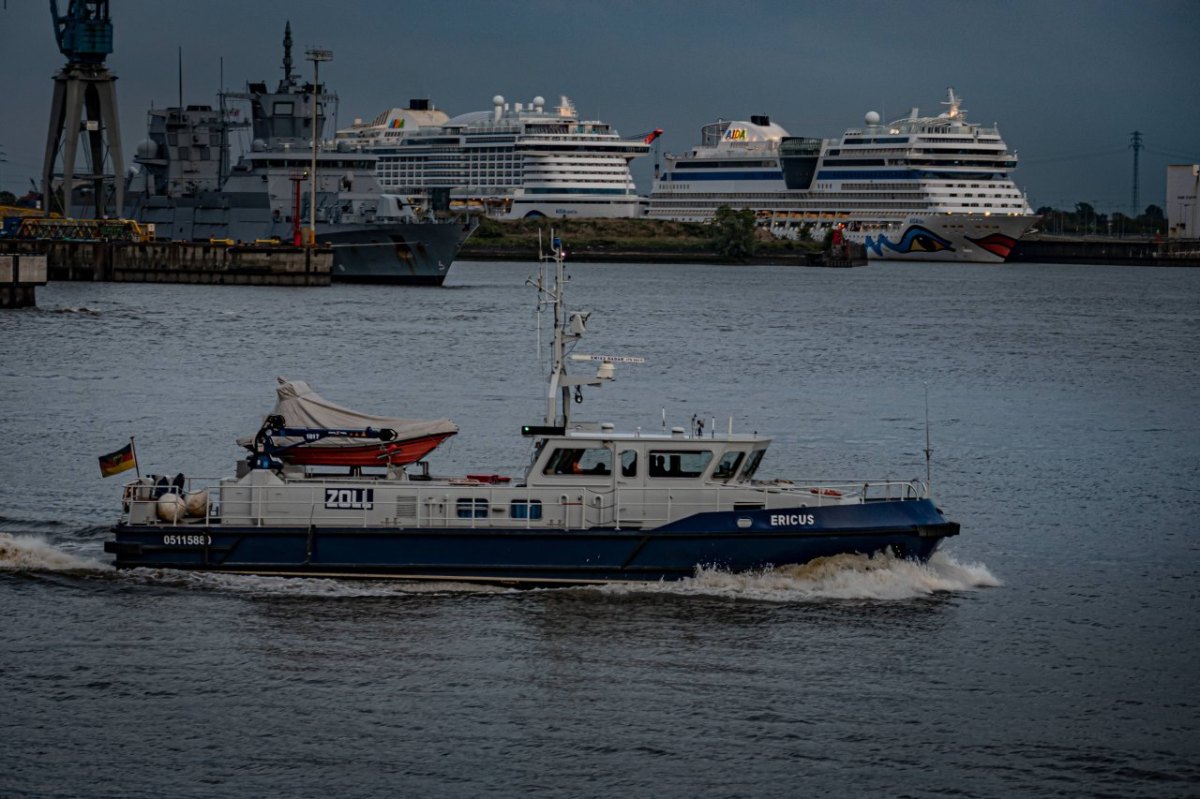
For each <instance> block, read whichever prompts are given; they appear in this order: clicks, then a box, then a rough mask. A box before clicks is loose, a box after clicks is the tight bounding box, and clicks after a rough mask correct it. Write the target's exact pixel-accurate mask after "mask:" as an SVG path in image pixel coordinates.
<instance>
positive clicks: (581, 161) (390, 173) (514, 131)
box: [338, 95, 652, 218]
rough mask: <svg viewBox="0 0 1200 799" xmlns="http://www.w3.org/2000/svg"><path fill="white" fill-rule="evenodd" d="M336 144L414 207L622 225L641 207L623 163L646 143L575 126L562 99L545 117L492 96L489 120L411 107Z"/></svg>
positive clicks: (538, 103)
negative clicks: (355, 149) (444, 200)
mask: <svg viewBox="0 0 1200 799" xmlns="http://www.w3.org/2000/svg"><path fill="white" fill-rule="evenodd" d="M338 138H339V139H346V140H350V141H352V142H354V143H356V144H359V145H361V146H363V148H364V149H367V150H369V151H370V152H372V153H374V154H375V155H377V156H378V158H379V161H378V167H377V175H378V178H379V182H380V184H381V185H382V186H383V187H384V190H385V191H388V192H394V193H398V194H402V195H406V196H410V197H413V198H415V199H417V201H418V202H420V201H425V202H433V201H436V197H437V195H438V193H439V192H441V193H442V194H443V195H445V194H447V193H448V196H449V202H450V203H451V204H452V205H455V206H458V207H468V208H477V209H479V210H482V211H485V212H486V213H488V214H489V215H491V216H495V217H497V218H521V217H526V216H539V215H540V216H550V217H554V216H558V217H568V216H572V217H625V216H637V215H640V213H641V212H642V210H643V207H644V202H645V200H644V199H643V198H640V197H638V195H637V188H636V186H635V185H634V181H633V176H632V175H631V174H630V171H629V163H630V161H632V160H633V159H634V158H637V157H638V156H642V155H645V154H646V153H648V152H649V151H650V144H649V141H646V140H640V139H634V140H628V139H622V138H621V136H620V135H619V134H618V133H617V131H616V130H614V129H613V128H612V127H611V126H610V125H609V124H607V123H605V122H599V121H594V120H593V121H589V120H583V119H580V117H579V115H578V114H577V113H576V111H575V107H574V105H573V104H572V103H571V101H570V100H568V99H567V98H566V97H562V98H561V99H560V101H559V104H558V106H556V107H554V108H547V107H546V103H545V100H544V99H542V98H541V97H535V98H533V102H531V103H528V104H524V103H511V104H510V103H508V102H506V101H505V99H504V98H503V97H501V96H499V95H497V96H496V97H494V98H492V109H491V110H490V111H476V112H472V113H467V114H461V115H459V116H456V117H449V116H447V115H446V114H445V113H443V112H441V111H438V110H436V109H434V108H433V107H432V106H431V105H430V103H429V101H428V100H413V101H411V102H410V103H409V107H408V108H393V109H391V110H389V111H387V112H384V113H383V114H380V115H379V116H378V117H376V118H375V119H374V120H372V121H371V122H369V123H366V124H363V123H356V124H355V125H353V126H351V127H349V128H346V129H344V130H340V131H338ZM648 138H650V140H652V137H648Z"/></svg>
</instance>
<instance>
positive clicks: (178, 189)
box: [125, 24, 472, 286]
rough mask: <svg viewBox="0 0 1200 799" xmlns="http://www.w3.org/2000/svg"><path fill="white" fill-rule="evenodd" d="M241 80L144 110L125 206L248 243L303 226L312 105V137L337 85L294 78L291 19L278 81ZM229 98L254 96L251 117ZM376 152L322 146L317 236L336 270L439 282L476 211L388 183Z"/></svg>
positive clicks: (153, 218)
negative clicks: (417, 200) (418, 202)
mask: <svg viewBox="0 0 1200 799" xmlns="http://www.w3.org/2000/svg"><path fill="white" fill-rule="evenodd" d="M246 88H247V91H245V92H230V93H224V94H222V95H221V104H220V107H219V108H218V109H213V108H212V107H211V106H206V105H188V106H180V107H172V108H160V109H151V110H150V111H149V120H148V138H147V139H146V140H144V141H142V142H141V143H140V144H139V145H138V148H137V155H136V156H135V158H134V162H135V164H136V167H135V168H134V170H133V174H132V175H131V177H130V178H129V183H128V186H127V190H126V194H125V197H126V209H125V216H126V218H129V219H136V220H137V221H138V222H141V223H152V224H153V225H154V230H155V235H156V236H157V237H158V238H165V239H171V240H181V241H214V240H215V241H230V242H244V243H247V244H250V243H254V242H259V243H262V242H270V241H275V240H278V241H280V242H283V243H290V242H293V241H294V240H295V237H296V236H297V235H298V231H299V230H300V226H301V225H303V226H304V227H307V226H308V222H309V219H310V209H309V197H310V191H311V189H310V184H309V178H308V173H309V170H310V169H311V167H312V159H313V153H312V140H313V135H314V116H315V122H316V124H315V131H316V135H317V137H318V141H319V140H320V133H321V131H322V130H323V128H324V124H325V120H326V110H327V107H328V104H329V103H331V102H333V103H336V101H337V96H336V95H334V94H327V93H326V92H325V87H324V86H323V85H320V86H314V85H313V84H311V83H301V82H300V81H299V80H298V79H297V76H296V74H295V73H294V72H293V71H292V33H291V25H290V24H289V25H287V27H286V28H285V33H284V39H283V79H282V80H280V82H279V86H278V88H277V89H276V90H275V91H274V92H270V91H268V89H267V84H266V83H265V82H263V83H249V84H248V85H247V87H246ZM231 99H232V100H234V101H243V102H248V103H249V108H250V113H249V117H250V119H249V120H246V119H245V118H244V116H243V115H242V113H241V109H240V108H237V107H233V108H230V107H229V106H227V103H226V101H227V100H231ZM314 102H316V103H317V107H316V109H315V111H316V113H315V115H314V109H313V106H312V103H314ZM230 105H233V104H230ZM247 128H249V129H250V130H251V135H252V136H253V140H252V142H251V144H250V148H249V152H247V153H245V154H244V155H242V156H241V157H240V158H239V159H238V161H237V163H235V164H233V165H232V167H231V166H230V157H229V152H230V141H229V139H230V133H231V132H233V131H238V130H241V131H244V130H246V129H247ZM375 161H376V157H375V156H374V155H372V154H369V153H366V152H363V151H361V150H358V149H355V148H353V147H351V146H349V145H347V144H345V143H339V144H337V145H336V146H332V147H325V148H322V147H321V146H320V145H319V146H318V151H317V153H316V175H317V189H316V226H315V227H316V240H317V242H318V244H322V245H328V246H331V247H332V249H333V267H332V277H333V279H334V280H338V281H347V282H360V283H397V284H421V285H439V286H440V285H441V284H442V281H443V280H445V278H446V273H447V271H448V270H449V268H450V264H451V263H452V262H453V261H454V257H455V255H456V254H457V253H458V248H459V246H460V245H461V244H462V242H463V241H464V240H465V239H466V238H467V236H468V235H470V232H471V230H472V224H471V222H470V221H469V220H465V219H463V218H454V217H451V216H449V215H448V214H441V215H439V216H435V215H434V213H433V212H432V211H431V210H430V209H422V208H414V207H412V206H410V205H408V204H406V203H405V202H404V199H403V198H401V197H399V196H396V195H390V194H385V193H383V191H382V189H381V188H380V186H379V183H378V181H377V180H376V178H375Z"/></svg>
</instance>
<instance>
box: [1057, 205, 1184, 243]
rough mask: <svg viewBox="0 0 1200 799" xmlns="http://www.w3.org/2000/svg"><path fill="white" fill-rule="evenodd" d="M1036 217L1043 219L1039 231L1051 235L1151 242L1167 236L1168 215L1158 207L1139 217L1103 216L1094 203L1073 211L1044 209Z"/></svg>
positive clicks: (1124, 215)
mask: <svg viewBox="0 0 1200 799" xmlns="http://www.w3.org/2000/svg"><path fill="white" fill-rule="evenodd" d="M1036 213H1037V214H1038V215H1039V216H1041V217H1042V221H1041V222H1040V223H1039V224H1038V229H1040V230H1041V231H1042V232H1043V233H1048V234H1051V235H1064V236H1113V237H1118V238H1126V237H1134V238H1138V237H1146V238H1149V237H1152V236H1160V235H1161V236H1165V235H1166V233H1167V217H1166V214H1164V213H1163V209H1161V208H1159V207H1158V206H1157V205H1148V206H1146V210H1145V211H1143V212H1142V213H1141V214H1139V215H1138V216H1136V217H1133V216H1128V215H1126V214H1123V213H1121V212H1120V211H1114V212H1113V213H1111V214H1105V213H1101V212H1099V211H1097V210H1096V209H1095V208H1094V207H1092V205H1091V204H1090V203H1075V208H1074V209H1073V210H1069V211H1068V210H1063V209H1060V208H1051V207H1050V206H1048V205H1043V206H1042V207H1041V208H1039V209H1037V211H1036Z"/></svg>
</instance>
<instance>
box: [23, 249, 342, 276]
mask: <svg viewBox="0 0 1200 799" xmlns="http://www.w3.org/2000/svg"><path fill="white" fill-rule="evenodd" d="M3 253H12V254H18V253H24V254H40V255H44V256H45V259H46V270H47V276H48V277H49V279H51V280H82V281H93V280H96V281H112V282H118V283H212V284H225V285H254V286H328V285H329V283H330V279H331V278H330V276H331V271H332V266H333V250H331V249H329V248H328V247H325V248H321V247H318V248H315V249H303V248H296V247H290V246H239V245H231V246H226V245H222V244H210V243H206V242H184V241H151V242H111V241H107V242H106V241H45V240H42V241H5V242H0V254H3Z"/></svg>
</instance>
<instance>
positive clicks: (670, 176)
mask: <svg viewBox="0 0 1200 799" xmlns="http://www.w3.org/2000/svg"><path fill="white" fill-rule="evenodd" d="M943 104H944V105H946V106H948V108H947V110H946V111H945V112H943V113H941V114H939V115H938V116H935V117H922V116H920V114H919V113H918V110H917V109H916V108H914V109H913V110H912V112H911V113H910V114H909V116H907V117H905V118H903V119H899V120H896V121H895V122H891V123H888V124H886V125H885V124H881V123H880V117H879V114H877V113H875V112H874V111H872V112H869V113H868V114H867V115H866V120H865V121H866V124H865V126H864V127H862V128H853V129H850V130H847V131H846V132H845V134H844V135H843V136H842V138H841V139H814V138H801V137H794V136H790V135H789V134H788V132H787V131H786V130H784V129H783V128H782V127H780V126H779V125H778V124H777V123H775V122H772V121H771V120H770V118H768V117H766V116H752V117H750V119H749V121H731V122H726V121H717V122H714V123H711V124H708V125H705V126H704V127H703V128H702V129H701V136H702V139H701V143H700V145H699V146H697V147H694V148H693V149H692V150H691V151H690V152H688V153H687V154H685V155H667V156H666V157H665V162H666V163H665V167H664V170H663V172H662V174H661V175H660V176H659V177H658V178H657V179H656V180H655V182H654V191H653V192H652V193H651V195H650V204H649V210H648V213H649V215H650V216H651V217H654V218H658V219H676V220H684V221H704V220H707V219H710V218H711V217H712V215H713V214H714V212H715V211H716V209H717V208H718V207H720V206H722V205H728V206H730V207H732V208H749V209H752V210H754V211H755V212H756V214H757V215H758V218H759V222H760V224H762V225H769V226H770V227H771V229H772V231H773V232H775V233H776V234H777V235H781V236H788V237H798V236H799V235H801V234H802V233H803V232H807V233H808V234H809V235H812V236H814V237H819V236H821V235H823V234H824V233H825V231H827V230H829V229H830V228H838V229H841V230H842V231H843V232H844V234H845V236H846V238H847V239H848V240H850V241H857V242H861V243H862V244H865V245H866V248H867V255H868V257H871V258H889V259H890V258H902V259H912V260H945V261H977V262H991V263H995V262H1001V261H1004V260H1005V259H1006V258H1007V257H1008V255H1009V253H1010V252H1011V250H1012V248H1013V247H1014V246H1015V244H1016V242H1017V239H1019V238H1020V237H1021V236H1022V235H1024V234H1025V233H1026V232H1028V231H1029V229H1030V228H1031V227H1032V226H1033V224H1034V223H1035V222H1036V221H1037V219H1038V217H1037V216H1036V215H1035V214H1033V212H1032V210H1031V209H1030V207H1029V201H1028V200H1027V199H1026V197H1025V195H1024V194H1023V193H1022V192H1021V190H1020V189H1018V188H1017V186H1016V185H1015V184H1014V183H1013V181H1012V179H1011V178H1010V177H1009V175H1010V173H1011V172H1012V170H1013V169H1015V168H1016V166H1017V155H1016V153H1015V152H1010V151H1009V150H1008V148H1007V146H1006V145H1005V143H1004V140H1003V139H1001V138H1000V133H999V131H998V130H997V129H996V128H987V127H983V126H980V125H977V124H974V123H971V122H968V121H967V119H966V111H964V110H963V109H962V107H961V98H959V97H958V96H956V95H955V93H954V90H953V89H950V90H949V99H948V100H947V101H946V102H944V103H943Z"/></svg>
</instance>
